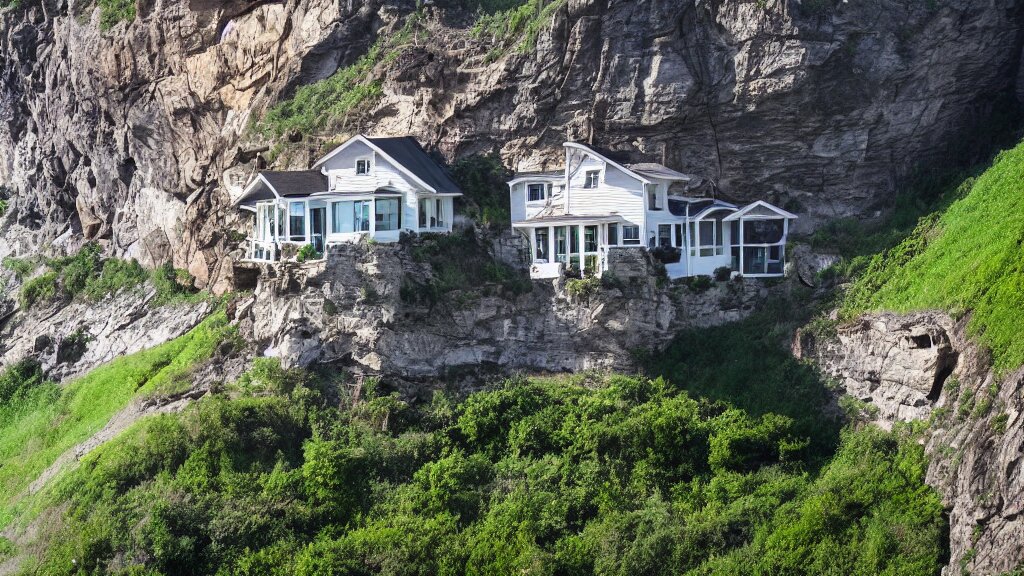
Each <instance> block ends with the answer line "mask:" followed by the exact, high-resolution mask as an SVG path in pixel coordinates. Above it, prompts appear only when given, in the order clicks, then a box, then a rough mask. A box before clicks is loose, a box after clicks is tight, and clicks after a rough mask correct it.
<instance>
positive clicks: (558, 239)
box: [555, 226, 569, 262]
mask: <svg viewBox="0 0 1024 576" xmlns="http://www.w3.org/2000/svg"><path fill="white" fill-rule="evenodd" d="M568 230H569V229H568V228H567V227H566V226H559V227H558V228H555V262H566V261H567V260H568V259H567V256H566V255H567V253H568V247H569V246H568Z"/></svg>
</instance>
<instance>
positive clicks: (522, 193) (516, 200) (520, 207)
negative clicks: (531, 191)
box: [509, 182, 526, 223]
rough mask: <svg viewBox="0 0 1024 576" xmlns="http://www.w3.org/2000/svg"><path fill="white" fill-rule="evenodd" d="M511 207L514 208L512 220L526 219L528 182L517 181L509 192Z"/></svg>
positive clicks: (514, 221) (520, 220)
mask: <svg viewBox="0 0 1024 576" xmlns="http://www.w3.org/2000/svg"><path fill="white" fill-rule="evenodd" d="M509 207H510V208H511V209H512V222H513V223H516V222H522V221H523V220H526V184H524V183H522V182H517V183H515V184H513V185H512V187H511V191H510V192H509Z"/></svg>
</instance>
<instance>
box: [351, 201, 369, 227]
mask: <svg viewBox="0 0 1024 576" xmlns="http://www.w3.org/2000/svg"><path fill="white" fill-rule="evenodd" d="M370 204H371V201H370V200H357V201H355V202H353V203H352V222H353V228H354V229H355V231H356V232H369V231H370Z"/></svg>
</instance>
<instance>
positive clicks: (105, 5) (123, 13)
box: [97, 0, 135, 31]
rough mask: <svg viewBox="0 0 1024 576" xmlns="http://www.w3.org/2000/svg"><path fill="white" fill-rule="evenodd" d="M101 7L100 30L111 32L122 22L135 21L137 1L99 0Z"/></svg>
mask: <svg viewBox="0 0 1024 576" xmlns="http://www.w3.org/2000/svg"><path fill="white" fill-rule="evenodd" d="M97 3H98V4H99V7H100V30H104V31H106V30H110V29H111V28H113V27H114V26H116V25H118V24H120V23H121V22H131V21H133V20H135V0H97Z"/></svg>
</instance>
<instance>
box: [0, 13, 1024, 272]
mask: <svg viewBox="0 0 1024 576" xmlns="http://www.w3.org/2000/svg"><path fill="white" fill-rule="evenodd" d="M21 4H22V5H23V7H20V8H14V9H5V10H3V11H0V75H2V82H0V184H2V185H4V186H5V187H7V188H8V189H9V190H10V192H11V194H12V197H11V201H10V208H9V210H8V211H7V213H6V214H5V215H4V216H2V217H0V235H2V237H3V241H2V242H0V256H5V255H8V254H11V253H17V254H21V253H28V252H33V251H36V250H38V249H39V248H40V247H42V246H44V245H50V246H53V247H54V248H55V249H57V250H60V249H61V248H63V247H73V246H74V245H75V242H80V241H81V240H82V239H83V238H87V239H100V240H101V241H103V242H104V243H106V244H107V245H108V246H109V248H110V251H111V252H113V253H116V254H118V255H131V256H135V257H137V258H139V259H140V260H141V261H143V262H144V263H146V264H153V263H159V262H162V261H165V260H166V259H168V258H170V259H173V260H174V262H175V265H177V266H178V267H179V268H185V269H188V270H190V271H191V272H192V273H193V275H195V276H196V277H197V279H198V283H199V285H200V286H203V287H205V286H211V287H214V288H215V289H217V290H223V289H226V288H227V286H228V280H229V279H230V273H231V270H232V264H233V258H232V256H231V255H230V254H231V244H232V242H231V241H230V240H229V239H228V238H227V235H226V234H225V232H226V230H228V229H230V228H235V229H236V230H244V229H245V228H246V225H245V224H243V223H242V222H240V220H241V218H240V216H239V214H238V213H237V211H236V210H234V209H232V208H230V206H229V204H230V199H231V197H232V195H233V194H236V193H237V192H238V190H239V188H238V187H239V186H241V185H242V184H243V183H244V182H245V181H246V180H247V179H248V178H249V177H250V176H251V174H252V172H253V170H255V169H256V163H255V162H254V161H253V158H254V157H255V154H254V152H253V150H255V149H259V148H260V147H262V146H266V145H267V144H268V143H266V142H258V141H256V142H254V141H253V138H252V137H251V135H249V133H248V132H247V131H246V127H247V126H248V125H249V123H250V121H251V120H252V119H253V118H254V117H258V116H260V115H261V114H262V113H263V111H264V110H265V109H266V108H267V107H268V106H269V105H271V104H273V103H275V102H277V101H280V100H281V99H283V98H286V97H288V96H290V95H291V94H292V93H293V92H294V90H295V89H296V88H297V87H298V86H300V85H303V84H308V83H311V82H314V81H316V80H319V79H322V78H325V77H327V76H329V75H330V74H332V73H333V72H335V71H336V70H337V69H338V68H339V67H341V66H346V65H348V64H351V63H352V62H354V61H355V60H356V59H357V58H358V57H359V56H361V55H362V54H364V53H366V51H367V50H368V48H369V46H371V45H372V44H373V42H374V41H375V39H377V38H378V37H391V36H393V35H394V34H396V33H397V31H398V28H399V27H400V26H402V24H403V21H404V16H406V15H408V14H410V13H412V12H413V11H414V10H416V3H414V2H412V1H411V0H363V1H346V2H337V1H333V0H289V1H287V2H270V1H265V0H192V1H189V2H180V1H177V0H148V1H145V2H139V3H138V9H139V14H138V17H137V18H136V19H135V20H134V21H133V22H125V23H119V24H116V25H115V26H113V27H112V28H111V29H109V30H107V31H101V29H100V25H99V18H100V16H99V14H100V12H99V8H97V7H96V5H95V3H94V2H88V1H87V0H38V1H33V2H23V3H21ZM460 6H461V3H457V2H452V1H447V0H438V1H437V2H434V3H432V4H431V5H430V6H427V7H425V8H423V9H422V10H421V13H420V17H419V19H418V21H419V22H420V23H421V25H422V26H424V27H425V31H424V32H423V33H421V36H423V35H425V36H426V37H429V38H430V39H431V40H430V41H420V40H419V37H416V40H415V41H412V42H411V45H410V46H408V47H407V48H405V49H404V50H403V51H402V52H401V53H400V54H399V55H398V57H396V58H394V59H391V60H388V61H385V62H381V63H379V64H378V65H377V66H375V67H374V69H373V72H372V75H373V76H374V79H375V80H377V81H379V83H380V86H381V92H382V94H381V96H380V98H379V100H377V101H376V103H375V105H374V106H372V109H371V110H370V111H369V113H368V114H367V115H365V116H360V117H358V118H354V119H353V120H352V123H350V124H349V125H348V126H347V127H346V128H345V130H346V131H355V130H357V129H358V130H363V131H366V132H373V133H378V134H405V133H411V134H413V135H415V136H417V137H418V138H419V139H420V140H421V141H422V142H424V143H425V144H426V145H428V147H434V148H437V149H439V150H440V151H442V152H443V153H444V154H446V155H447V156H449V157H454V156H457V155H461V154H463V153H469V152H482V151H488V150H491V149H498V150H499V151H500V152H501V153H502V155H503V156H504V158H505V159H506V161H507V162H508V163H509V164H519V163H523V165H524V166H526V165H533V166H539V165H543V164H544V163H545V162H548V163H550V162H552V161H554V160H556V159H557V158H558V157H559V154H560V152H559V150H558V147H559V145H560V143H561V142H562V141H563V140H565V139H567V138H571V139H581V140H586V141H592V142H593V143H594V144H597V145H603V146H605V147H610V148H615V149H620V150H632V151H638V152H634V154H635V155H637V156H638V157H637V158H634V159H636V160H639V159H641V158H640V157H639V156H640V155H642V156H643V158H642V159H647V160H657V161H662V162H664V163H666V164H668V165H670V166H671V167H673V168H677V169H680V170H683V171H686V172H690V173H693V174H696V175H698V176H700V177H701V178H702V179H703V181H704V182H705V185H707V186H709V187H713V188H714V189H717V190H718V192H719V194H720V195H722V196H724V197H726V198H732V199H735V200H743V201H745V200H752V199H755V198H765V199H768V200H770V201H773V202H777V203H780V204H782V205H785V206H787V207H790V208H793V209H794V210H796V211H798V212H800V213H801V215H802V218H801V219H800V220H799V221H798V226H801V227H804V228H810V227H813V226H815V225H816V224H817V223H819V222H820V221H822V220H823V219H825V218H831V217H835V216H848V215H854V216H870V215H872V214H874V213H875V211H876V210H877V208H879V207H881V206H884V205H886V204H887V203H888V202H889V201H891V199H892V197H893V192H894V190H895V188H896V186H897V185H898V184H899V183H900V181H901V179H902V178H903V177H904V176H905V175H906V174H909V173H912V172H913V171H914V170H915V169H917V168H918V167H921V166H925V165H928V166H930V165H933V164H935V163H936V162H942V161H947V160H956V161H961V162H962V161H965V160H969V158H970V155H971V154H972V153H975V152H977V151H978V150H984V149H985V146H984V141H983V140H984V139H981V140H979V139H978V138H976V136H977V134H978V132H976V131H975V129H976V128H978V127H986V128H988V129H991V128H992V126H994V125H995V124H996V123H995V122H994V120H993V115H995V114H999V113H1004V112H1006V111H1007V110H1010V111H1012V109H1013V108H1014V107H1015V106H1016V102H1017V92H1018V90H1017V86H1018V85H1020V84H1021V83H1020V82H1019V81H1018V73H1019V69H1020V66H1019V60H1020V54H1021V34H1020V18H1021V11H1020V10H1019V9H1017V3H1016V1H1015V0H946V1H943V2H937V3H932V2H911V3H891V2H888V3H887V2H842V3H836V4H834V5H833V3H830V2H817V1H810V0H807V1H804V2H801V3H797V2H785V1H781V0H771V1H769V2H766V3H765V2H747V1H740V0H711V1H710V2H696V1H694V0H672V1H667V2H666V1H657V2H656V1H653V0H572V1H570V2H564V3H561V4H558V5H557V7H556V9H554V10H553V11H552V12H551V16H550V21H546V22H544V23H543V25H541V26H540V27H539V32H538V34H537V36H536V39H535V41H534V42H533V43H532V44H530V43H527V44H526V46H527V47H526V48H524V49H520V48H519V46H520V45H521V44H522V42H521V41H520V40H523V39H515V38H514V39H510V40H508V41H505V40H504V39H495V38H492V37H488V36H486V35H484V36H483V37H476V36H474V35H473V34H471V33H470V32H469V27H470V24H471V22H472V20H473V16H472V15H471V14H468V13H465V12H464V11H463V9H462V8H461V7H460ZM289 136H290V137H291V138H292V139H299V140H301V139H302V138H303V137H305V136H308V135H303V134H292V135H289ZM339 136H341V135H340V134H339V135H331V134H328V135H324V137H325V138H330V137H339ZM299 147H300V148H302V147H305V148H307V149H308V155H309V156H312V155H313V154H314V153H315V152H316V151H318V150H319V148H320V143H319V141H317V142H310V143H308V145H307V144H306V143H300V146H299ZM293 163H294V164H296V165H295V166H293V167H298V166H299V165H302V164H303V163H304V162H303V161H302V160H301V159H299V160H294V159H293ZM303 167H304V166H303Z"/></svg>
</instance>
